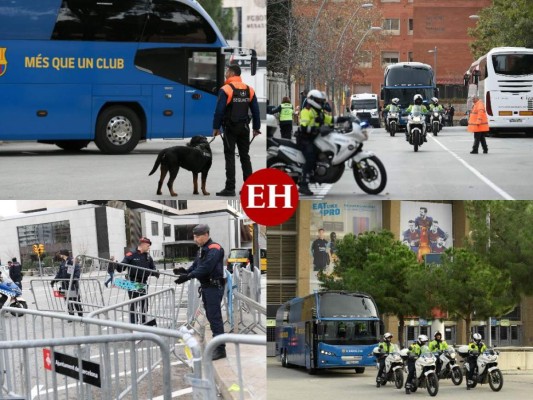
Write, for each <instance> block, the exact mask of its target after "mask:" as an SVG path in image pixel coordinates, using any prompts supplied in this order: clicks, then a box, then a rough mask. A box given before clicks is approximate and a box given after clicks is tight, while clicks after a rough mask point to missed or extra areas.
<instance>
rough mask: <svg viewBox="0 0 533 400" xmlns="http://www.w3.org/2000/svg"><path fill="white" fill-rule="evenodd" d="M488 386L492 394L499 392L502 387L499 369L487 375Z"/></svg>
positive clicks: (501, 376)
mask: <svg viewBox="0 0 533 400" xmlns="http://www.w3.org/2000/svg"><path fill="white" fill-rule="evenodd" d="M489 386H490V388H491V389H492V390H493V391H494V392H499V391H500V390H501V389H502V387H503V375H502V372H501V371H500V370H499V369H495V370H494V371H492V372H490V373H489Z"/></svg>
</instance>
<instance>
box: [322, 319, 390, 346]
mask: <svg viewBox="0 0 533 400" xmlns="http://www.w3.org/2000/svg"><path fill="white" fill-rule="evenodd" d="M377 326H378V324H377V323H376V322H375V321H359V320H355V321H354V320H343V321H323V322H322V323H321V324H320V325H319V334H318V340H320V341H321V342H324V343H327V344H334V345H358V344H359V345H366V344H374V343H376V342H377V341H378V340H379V339H378V337H377Z"/></svg>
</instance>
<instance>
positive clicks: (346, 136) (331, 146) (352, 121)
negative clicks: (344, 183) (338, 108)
mask: <svg viewBox="0 0 533 400" xmlns="http://www.w3.org/2000/svg"><path fill="white" fill-rule="evenodd" d="M367 127H368V124H367V123H360V122H359V120H358V119H357V118H356V117H353V116H344V117H337V118H336V124H335V127H334V128H333V130H332V129H331V128H330V127H328V126H322V127H321V128H320V132H319V133H318V134H317V135H316V136H315V139H314V142H313V144H314V149H315V152H316V154H317V157H316V160H317V161H316V163H315V167H314V170H313V171H312V174H311V176H310V183H318V184H322V183H335V182H337V181H338V180H339V179H340V178H341V176H342V174H343V173H344V169H345V168H346V167H348V168H351V169H352V170H353V176H354V179H355V182H356V183H357V185H358V186H359V187H360V188H361V189H362V190H363V191H364V192H366V193H368V194H378V193H381V192H382V191H383V189H385V185H386V184H387V172H386V171H385V167H384V166H383V163H382V162H381V161H380V160H379V158H378V157H377V156H376V155H375V153H373V152H371V151H365V150H363V142H364V141H366V140H368V131H367V129H366V128H367ZM267 146H268V148H267V167H268V168H276V169H279V170H281V171H283V172H285V173H287V174H288V175H289V176H291V177H292V178H293V180H294V181H295V183H298V182H299V181H300V180H301V179H302V172H303V166H304V164H305V157H304V155H303V154H302V152H301V150H300V147H299V146H298V145H297V144H296V143H294V142H293V141H291V140H287V139H278V138H273V137H272V138H269V139H268V144H267Z"/></svg>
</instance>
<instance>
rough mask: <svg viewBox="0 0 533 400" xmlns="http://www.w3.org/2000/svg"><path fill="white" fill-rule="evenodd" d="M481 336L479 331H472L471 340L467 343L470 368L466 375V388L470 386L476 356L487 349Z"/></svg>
mask: <svg viewBox="0 0 533 400" xmlns="http://www.w3.org/2000/svg"><path fill="white" fill-rule="evenodd" d="M482 340H483V337H482V336H481V335H480V334H479V333H474V334H473V335H472V342H470V343H469V344H468V364H470V369H469V371H468V375H467V377H466V389H467V390H470V387H471V386H472V384H473V383H474V382H473V377H474V370H475V368H476V366H477V358H478V357H479V355H480V354H481V353H483V352H484V351H485V350H487V346H486V345H485V343H483V342H482Z"/></svg>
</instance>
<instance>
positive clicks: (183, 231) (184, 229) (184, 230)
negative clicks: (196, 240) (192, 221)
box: [174, 225, 196, 241]
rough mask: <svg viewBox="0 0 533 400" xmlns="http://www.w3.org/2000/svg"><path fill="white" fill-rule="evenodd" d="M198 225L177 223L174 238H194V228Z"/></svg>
mask: <svg viewBox="0 0 533 400" xmlns="http://www.w3.org/2000/svg"><path fill="white" fill-rule="evenodd" d="M195 226H196V225H175V226H174V240H175V241H183V240H191V241H192V240H193V234H192V230H193V228H194V227H195Z"/></svg>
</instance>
